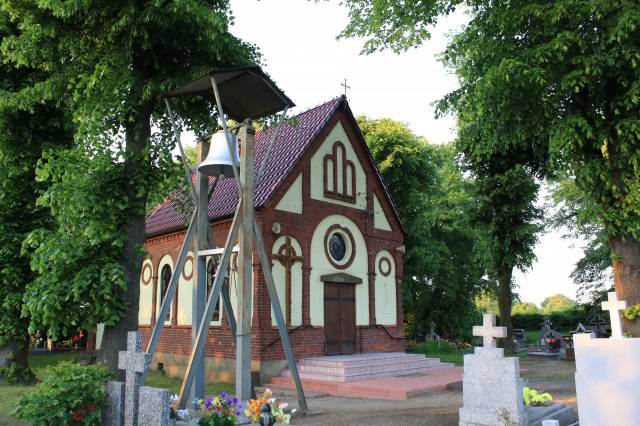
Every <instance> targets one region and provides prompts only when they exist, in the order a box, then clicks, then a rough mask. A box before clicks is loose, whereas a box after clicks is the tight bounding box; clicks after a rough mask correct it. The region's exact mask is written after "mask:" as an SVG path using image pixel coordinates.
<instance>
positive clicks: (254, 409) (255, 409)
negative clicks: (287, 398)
mask: <svg viewBox="0 0 640 426" xmlns="http://www.w3.org/2000/svg"><path fill="white" fill-rule="evenodd" d="M267 403H268V404H269V405H271V415H273V418H274V419H275V421H276V423H281V424H286V425H288V424H289V422H290V421H291V415H292V414H293V413H295V412H296V410H295V408H294V409H293V410H291V412H290V413H287V412H286V410H287V408H288V407H289V404H287V403H286V402H277V401H276V399H275V398H274V397H273V392H271V390H270V389H265V391H264V392H263V393H262V395H261V396H260V398H258V399H250V400H249V402H248V405H249V407H247V409H245V411H244V415H245V416H247V417H248V418H250V419H251V422H252V423H259V422H260V413H261V412H262V407H263V406H264V405H265V404H267Z"/></svg>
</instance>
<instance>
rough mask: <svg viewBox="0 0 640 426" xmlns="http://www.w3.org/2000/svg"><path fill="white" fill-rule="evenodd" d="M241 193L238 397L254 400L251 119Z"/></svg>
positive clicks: (242, 161) (244, 143) (244, 129)
mask: <svg viewBox="0 0 640 426" xmlns="http://www.w3.org/2000/svg"><path fill="white" fill-rule="evenodd" d="M241 135H242V137H241V148H240V194H241V197H242V199H243V200H244V201H245V202H244V206H243V208H242V210H241V211H240V217H241V224H240V232H239V233H238V246H239V249H240V250H239V252H238V291H237V296H238V304H237V307H236V317H237V320H238V324H237V327H238V329H237V333H236V396H237V397H238V398H239V399H240V400H241V401H248V400H249V399H251V296H252V294H251V293H252V290H253V288H252V287H253V285H252V283H253V279H252V276H253V232H252V229H251V224H252V223H253V215H254V212H253V195H254V182H253V177H254V175H253V171H254V166H253V160H254V158H255V137H254V130H253V128H252V127H251V122H250V121H249V120H247V121H245V126H243V127H242V129H241Z"/></svg>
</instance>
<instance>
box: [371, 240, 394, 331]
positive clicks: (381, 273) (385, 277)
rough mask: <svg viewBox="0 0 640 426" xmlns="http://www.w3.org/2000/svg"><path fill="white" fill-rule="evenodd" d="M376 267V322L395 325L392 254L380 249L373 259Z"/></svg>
mask: <svg viewBox="0 0 640 426" xmlns="http://www.w3.org/2000/svg"><path fill="white" fill-rule="evenodd" d="M375 269H376V297H375V300H376V322H377V323H378V324H382V325H395V324H396V321H397V316H396V279H395V276H396V267H395V262H394V260H393V256H391V253H389V252H388V251H386V250H382V251H380V252H379V253H378V254H377V255H376V259H375Z"/></svg>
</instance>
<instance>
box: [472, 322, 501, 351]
mask: <svg viewBox="0 0 640 426" xmlns="http://www.w3.org/2000/svg"><path fill="white" fill-rule="evenodd" d="M473 335H474V336H482V346H484V347H485V348H495V347H496V338H499V337H507V327H496V316H495V315H492V314H483V315H482V325H474V326H473Z"/></svg>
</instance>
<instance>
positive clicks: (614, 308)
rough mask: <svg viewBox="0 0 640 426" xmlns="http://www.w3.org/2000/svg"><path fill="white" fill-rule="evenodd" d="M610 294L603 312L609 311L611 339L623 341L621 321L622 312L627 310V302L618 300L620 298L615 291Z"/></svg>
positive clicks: (603, 305)
mask: <svg viewBox="0 0 640 426" xmlns="http://www.w3.org/2000/svg"><path fill="white" fill-rule="evenodd" d="M607 294H608V296H609V297H608V300H607V301H606V302H602V310H603V311H609V316H610V318H611V319H610V321H611V337H612V338H614V339H621V338H623V337H624V335H623V334H622V322H621V321H620V311H622V310H624V309H627V301H626V300H618V296H617V295H616V292H615V291H610V292H609V293H607Z"/></svg>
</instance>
